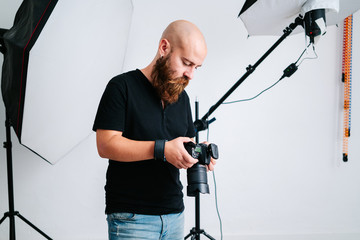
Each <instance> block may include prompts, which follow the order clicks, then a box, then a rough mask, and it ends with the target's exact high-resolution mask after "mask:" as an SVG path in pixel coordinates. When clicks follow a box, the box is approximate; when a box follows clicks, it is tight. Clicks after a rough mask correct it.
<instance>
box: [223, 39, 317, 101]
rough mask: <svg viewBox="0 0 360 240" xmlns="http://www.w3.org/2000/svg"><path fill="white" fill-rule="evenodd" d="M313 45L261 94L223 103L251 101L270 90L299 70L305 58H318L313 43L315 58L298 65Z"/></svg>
mask: <svg viewBox="0 0 360 240" xmlns="http://www.w3.org/2000/svg"><path fill="white" fill-rule="evenodd" d="M310 45H311V43H310V44H309V45H308V46H307V47H306V48H305V49H304V51H303V52H302V53H301V54H300V57H299V58H298V59H297V60H296V62H295V63H292V64H290V65H289V66H288V67H287V68H285V70H284V73H283V75H282V76H281V78H280V79H279V80H277V81H276V82H275V83H274V84H272V85H271V86H270V87H268V88H266V89H264V90H262V91H261V92H260V93H259V94H257V95H255V96H254V97H252V98H247V99H241V100H236V101H230V102H224V103H222V104H232V103H238V102H246V101H250V100H253V99H255V98H257V97H259V96H260V95H261V94H263V93H264V92H266V91H268V90H269V89H271V88H273V87H274V86H275V85H277V84H278V83H279V82H280V81H281V80H282V79H283V78H285V77H290V76H291V75H293V74H294V73H295V72H296V71H297V70H298V66H300V64H301V63H302V62H303V61H304V60H305V59H316V58H318V56H317V54H316V52H315V48H314V45H313V50H314V53H315V57H314V58H304V59H303V60H302V61H301V62H300V63H299V65H296V64H297V63H298V62H299V60H300V59H301V57H302V56H303V55H304V53H305V52H306V50H307V49H308V48H309V46H310Z"/></svg>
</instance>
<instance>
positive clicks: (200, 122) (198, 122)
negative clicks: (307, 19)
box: [185, 16, 304, 240]
mask: <svg viewBox="0 0 360 240" xmlns="http://www.w3.org/2000/svg"><path fill="white" fill-rule="evenodd" d="M303 22H304V20H303V18H302V16H299V17H297V18H296V19H295V21H294V23H291V24H290V25H289V26H288V27H286V28H285V29H284V34H283V35H282V36H281V37H280V38H279V39H278V40H277V41H276V42H275V43H274V44H273V45H272V46H271V47H270V49H269V50H268V51H267V52H266V53H265V54H264V55H263V56H262V57H261V58H260V59H259V60H258V61H257V62H256V63H255V64H254V65H253V66H252V65H249V66H248V67H247V68H246V73H245V74H244V75H243V76H242V77H241V78H240V79H239V80H238V81H237V82H236V83H235V84H234V85H233V86H232V87H231V88H230V89H229V90H228V91H227V92H226V93H225V95H224V96H222V97H221V98H220V100H219V101H217V102H216V103H215V104H214V105H213V106H212V107H210V109H209V111H208V112H207V113H206V114H205V115H204V116H203V117H202V118H201V119H199V118H198V104H197V103H196V104H195V122H194V125H195V129H196V142H197V143H198V141H199V135H198V134H199V131H203V130H206V129H207V128H208V126H209V124H210V123H211V122H212V121H213V120H210V121H208V120H207V119H208V118H209V116H210V115H211V114H212V113H213V112H214V111H215V110H216V109H217V108H218V107H219V106H220V105H221V104H222V103H223V102H224V101H225V99H226V98H227V97H229V96H230V94H232V93H233V92H234V91H235V89H236V88H237V87H238V86H240V84H241V83H242V82H243V81H245V79H246V78H247V77H248V76H250V75H251V74H252V73H253V72H254V71H255V69H256V68H257V67H258V66H259V65H260V63H261V62H262V61H264V60H265V58H266V57H268V56H269V55H270V53H271V52H272V51H273V50H274V49H275V48H276V47H278V46H279V45H280V43H281V42H282V41H283V40H285V38H287V37H288V36H289V35H290V34H291V33H292V31H293V30H294V29H295V28H296V27H297V26H299V25H300V26H303ZM197 165H199V164H195V165H194V166H193V167H191V168H190V169H188V173H189V171H191V170H192V168H197V167H198V166H197ZM206 183H207V179H206ZM202 185H204V184H202ZM199 192H200V190H199V191H197V192H196V193H195V194H194V195H195V227H194V228H192V229H191V230H190V233H189V234H188V235H186V237H185V239H187V238H189V237H190V236H191V240H193V239H194V240H200V235H201V234H204V235H205V236H206V237H207V238H209V239H212V240H215V239H214V238H213V237H211V236H210V235H209V234H207V233H206V232H205V231H204V230H203V229H200V194H199ZM206 193H208V192H206ZM188 195H189V194H188ZM190 196H193V195H190Z"/></svg>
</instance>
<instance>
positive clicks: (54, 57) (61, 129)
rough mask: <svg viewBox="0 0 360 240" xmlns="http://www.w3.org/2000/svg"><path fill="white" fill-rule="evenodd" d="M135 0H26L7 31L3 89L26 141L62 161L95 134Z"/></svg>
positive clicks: (45, 155) (11, 117)
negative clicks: (103, 96) (95, 121)
mask: <svg viewBox="0 0 360 240" xmlns="http://www.w3.org/2000/svg"><path fill="white" fill-rule="evenodd" d="M132 12H133V6H132V2H131V0H106V1H97V0H86V1H85V0H61V1H59V2H57V1H55V0H25V1H24V2H23V3H22V4H21V6H20V8H19V10H18V12H17V14H16V16H15V21H14V26H13V27H12V28H11V29H10V30H6V31H4V30H3V31H2V34H1V35H2V36H1V41H2V42H1V43H2V45H3V49H2V52H3V53H4V63H3V68H2V82H1V90H2V95H3V100H4V103H5V108H6V113H7V118H9V120H10V121H11V126H12V127H13V129H14V130H15V133H16V135H17V137H18V139H19V142H20V143H21V144H22V145H24V146H26V147H27V148H29V149H30V150H31V151H33V152H35V153H36V154H38V155H39V156H40V157H42V158H43V159H45V160H47V161H48V162H50V163H55V162H56V161H58V160H59V159H61V158H62V157H64V156H65V155H66V154H67V153H69V152H70V151H71V150H72V149H73V148H74V147H75V146H77V145H78V144H79V143H81V142H82V141H83V140H84V139H85V138H86V137H87V136H89V135H90V134H91V133H92V130H91V127H92V123H93V119H94V117H95V114H96V109H97V106H98V102H99V99H100V97H101V94H102V92H103V90H104V88H105V86H106V83H107V82H108V81H109V79H110V78H111V77H113V76H114V75H116V74H119V73H120V72H121V71H122V66H123V60H124V56H125V51H126V46H127V40H128V35H129V29H130V22H131V17H132Z"/></svg>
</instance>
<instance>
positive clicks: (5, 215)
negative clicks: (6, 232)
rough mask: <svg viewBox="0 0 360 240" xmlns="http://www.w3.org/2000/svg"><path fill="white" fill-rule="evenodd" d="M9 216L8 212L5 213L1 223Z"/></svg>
mask: <svg viewBox="0 0 360 240" xmlns="http://www.w3.org/2000/svg"><path fill="white" fill-rule="evenodd" d="M8 216H9V214H8V213H4V216H3V217H2V219H1V220H0V224H1V223H2V222H3V221H4V220H5V219H6V218H7V217H8Z"/></svg>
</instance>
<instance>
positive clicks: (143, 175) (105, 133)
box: [93, 20, 215, 240]
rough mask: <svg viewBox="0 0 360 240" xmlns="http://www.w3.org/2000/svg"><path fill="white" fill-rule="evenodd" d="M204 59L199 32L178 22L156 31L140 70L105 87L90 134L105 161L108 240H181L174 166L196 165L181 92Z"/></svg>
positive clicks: (179, 186) (190, 125)
mask: <svg viewBox="0 0 360 240" xmlns="http://www.w3.org/2000/svg"><path fill="white" fill-rule="evenodd" d="M206 54H207V48H206V43H205V39H204V36H203V35H202V33H201V32H200V30H199V29H198V28H197V27H196V26H195V25H194V24H193V23H191V22H188V21H185V20H178V21H175V22H172V23H170V24H169V26H168V27H167V28H166V29H165V31H164V32H163V34H162V36H161V39H160V42H159V46H158V49H157V53H156V55H155V57H154V59H153V61H152V62H151V63H150V64H149V65H148V66H147V67H145V68H143V69H141V70H139V69H136V70H133V71H130V72H127V73H123V74H121V75H118V76H116V77H114V78H113V79H112V80H110V82H109V83H108V85H107V87H106V90H105V92H104V94H103V96H102V98H101V101H100V104H99V108H98V112H97V115H96V118H95V122H94V126H93V130H94V131H96V140H97V148H98V152H99V155H100V156H101V157H102V158H107V159H109V165H108V170H107V175H106V178H107V179H106V180H107V181H106V186H105V191H106V209H105V212H106V214H107V221H108V227H109V239H110V240H117V239H171V240H174V239H175V240H176V239H183V238H184V234H183V230H184V226H183V224H184V216H183V210H184V204H183V193H182V188H183V186H182V184H181V182H180V178H179V169H188V168H190V167H192V166H193V165H194V164H195V163H197V160H196V159H194V158H192V157H191V156H190V155H189V154H188V153H187V151H186V150H185V148H184V143H185V142H189V141H193V139H192V138H193V137H194V136H195V129H194V125H193V120H192V114H191V110H190V104H189V97H188V95H187V94H186V92H185V91H184V88H185V87H186V86H187V84H188V83H189V81H190V80H191V79H192V78H193V76H194V71H195V70H196V69H197V68H198V67H200V66H201V65H202V63H203V61H204V59H205V57H206ZM214 164H215V163H214V162H211V163H210V165H209V166H208V168H209V170H212V169H213V167H214Z"/></svg>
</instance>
